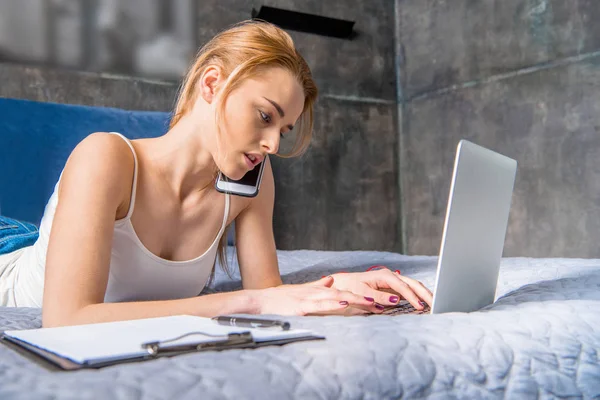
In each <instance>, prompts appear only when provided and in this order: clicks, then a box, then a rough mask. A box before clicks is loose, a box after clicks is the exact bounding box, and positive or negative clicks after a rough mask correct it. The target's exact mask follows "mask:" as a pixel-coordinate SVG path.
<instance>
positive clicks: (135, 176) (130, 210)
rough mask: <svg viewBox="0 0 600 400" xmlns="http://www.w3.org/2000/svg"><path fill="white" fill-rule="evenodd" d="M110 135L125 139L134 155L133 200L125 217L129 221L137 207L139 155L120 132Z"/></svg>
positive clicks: (130, 201)
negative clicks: (135, 206)
mask: <svg viewBox="0 0 600 400" xmlns="http://www.w3.org/2000/svg"><path fill="white" fill-rule="evenodd" d="M109 133H111V134H113V135H117V136H119V137H120V138H121V139H123V140H124V141H125V143H127V146H129V148H130V149H131V152H132V153H133V184H132V187H131V199H130V200H129V210H128V211H127V215H126V216H125V218H126V219H129V218H131V214H133V208H134V205H135V192H136V189H137V176H138V159H137V154H135V149H134V148H133V145H132V144H131V142H130V141H129V139H127V138H126V137H125V136H123V135H122V134H120V133H119V132H109Z"/></svg>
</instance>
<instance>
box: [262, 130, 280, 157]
mask: <svg viewBox="0 0 600 400" xmlns="http://www.w3.org/2000/svg"><path fill="white" fill-rule="evenodd" d="M279 139H280V136H279V131H276V130H272V131H269V133H268V134H267V135H266V136H265V137H264V138H263V140H262V141H261V147H262V149H263V150H264V152H265V153H267V154H276V153H277V152H278V151H279Z"/></svg>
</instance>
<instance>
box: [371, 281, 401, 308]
mask: <svg viewBox="0 0 600 400" xmlns="http://www.w3.org/2000/svg"><path fill="white" fill-rule="evenodd" d="M386 284H387V283H386ZM366 293H367V294H366V295H365V296H366V298H368V299H373V304H372V306H373V307H371V310H372V311H373V312H377V313H379V312H381V311H383V310H384V309H385V307H389V306H393V305H396V304H398V302H399V301H400V300H401V298H400V296H399V295H398V292H397V291H395V290H393V289H379V290H375V289H369V290H368V291H367V292H366Z"/></svg>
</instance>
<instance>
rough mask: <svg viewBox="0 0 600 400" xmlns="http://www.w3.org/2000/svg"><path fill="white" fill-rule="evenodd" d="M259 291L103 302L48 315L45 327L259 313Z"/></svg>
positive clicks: (45, 318)
mask: <svg viewBox="0 0 600 400" xmlns="http://www.w3.org/2000/svg"><path fill="white" fill-rule="evenodd" d="M259 312H260V307H259V305H258V301H257V291H255V290H240V291H235V292H225V293H215V294H208V295H204V296H198V297H192V298H186V299H180V300H163V301H139V302H125V303H99V304H90V305H87V306H84V307H82V308H80V309H78V310H77V311H75V312H73V313H70V314H69V315H62V316H60V317H58V316H57V317H51V316H46V315H44V321H43V325H44V327H52V326H65V325H82V324H92V323H99V322H111V321H124V320H133V319H141V318H153V317H164V316H170V315H196V316H201V317H213V316H215V315H219V314H234V313H241V314H258V313H259Z"/></svg>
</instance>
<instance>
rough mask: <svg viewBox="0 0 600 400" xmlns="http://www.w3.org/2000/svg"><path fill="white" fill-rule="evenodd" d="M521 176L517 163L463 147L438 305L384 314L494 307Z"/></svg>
mask: <svg viewBox="0 0 600 400" xmlns="http://www.w3.org/2000/svg"><path fill="white" fill-rule="evenodd" d="M516 172H517V162H516V161H515V160H513V159H511V158H508V157H506V156H504V155H502V154H498V153H496V152H494V151H492V150H489V149H486V148H484V147H481V146H478V145H476V144H474V143H471V142H469V141H467V140H461V141H460V142H459V144H458V148H457V151H456V158H455V161H454V172H453V174H452V184H451V186H450V195H449V198H448V207H447V210H446V220H445V223H444V230H443V234H442V243H441V247H440V255H439V258H438V265H437V276H436V280H435V289H434V291H433V292H434V293H433V304H432V305H431V308H429V307H427V308H426V309H425V310H423V311H419V310H416V309H415V308H414V307H412V306H411V305H410V303H408V302H407V301H405V300H403V301H401V302H400V303H399V304H398V305H397V306H393V307H391V308H388V309H386V310H384V312H383V313H384V314H387V315H397V314H409V313H418V314H425V313H431V314H440V313H447V312H472V311H477V310H479V309H481V308H483V307H485V306H488V305H490V304H492V303H493V302H494V300H495V296H496V287H497V283H498V272H499V269H500V261H501V259H502V252H503V249H504V240H505V237H506V228H507V225H508V216H509V211H510V205H511V199H512V193H513V187H514V182H515V175H516Z"/></svg>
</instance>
